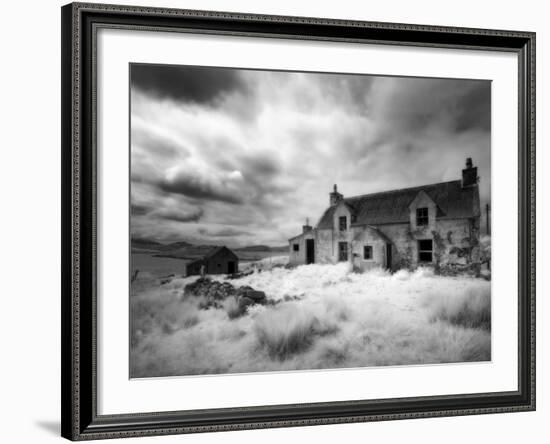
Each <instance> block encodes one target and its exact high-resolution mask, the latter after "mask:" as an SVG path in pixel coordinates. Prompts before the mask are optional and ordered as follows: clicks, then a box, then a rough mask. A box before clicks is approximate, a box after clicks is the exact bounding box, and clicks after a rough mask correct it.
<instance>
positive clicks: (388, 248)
mask: <svg viewBox="0 0 550 444" xmlns="http://www.w3.org/2000/svg"><path fill="white" fill-rule="evenodd" d="M392 261H393V257H392V248H391V244H390V243H387V244H386V268H387V269H388V270H390V271H391V269H392Z"/></svg>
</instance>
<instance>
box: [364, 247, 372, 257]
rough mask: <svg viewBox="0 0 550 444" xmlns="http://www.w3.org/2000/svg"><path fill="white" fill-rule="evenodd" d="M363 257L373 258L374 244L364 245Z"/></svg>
mask: <svg viewBox="0 0 550 444" xmlns="http://www.w3.org/2000/svg"><path fill="white" fill-rule="evenodd" d="M363 259H367V260H369V259H372V245H365V246H364V247H363Z"/></svg>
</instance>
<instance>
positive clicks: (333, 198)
mask: <svg viewBox="0 0 550 444" xmlns="http://www.w3.org/2000/svg"><path fill="white" fill-rule="evenodd" d="M343 199H344V196H343V195H342V194H340V193H339V192H338V187H337V186H336V184H335V185H334V191H333V192H332V193H330V206H331V207H332V206H333V205H336V204H337V203H338V202H340V201H341V200H343Z"/></svg>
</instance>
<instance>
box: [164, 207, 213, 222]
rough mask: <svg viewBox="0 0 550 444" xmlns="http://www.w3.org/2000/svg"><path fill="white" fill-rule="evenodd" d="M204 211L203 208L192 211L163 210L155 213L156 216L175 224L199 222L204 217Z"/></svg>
mask: <svg viewBox="0 0 550 444" xmlns="http://www.w3.org/2000/svg"><path fill="white" fill-rule="evenodd" d="M203 214H204V211H203V209H202V208H190V209H183V210H182V209H169V208H167V209H161V210H158V211H155V212H154V213H153V215H154V216H156V217H158V218H160V219H165V220H171V221H175V222H184V223H186V222H198V221H199V220H200V219H201V217H202V216H203Z"/></svg>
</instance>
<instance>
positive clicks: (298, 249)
mask: <svg viewBox="0 0 550 444" xmlns="http://www.w3.org/2000/svg"><path fill="white" fill-rule="evenodd" d="M292 251H300V244H293V245H292Z"/></svg>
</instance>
